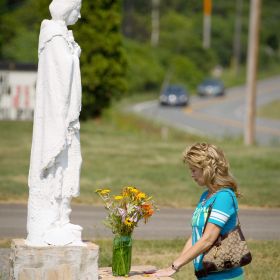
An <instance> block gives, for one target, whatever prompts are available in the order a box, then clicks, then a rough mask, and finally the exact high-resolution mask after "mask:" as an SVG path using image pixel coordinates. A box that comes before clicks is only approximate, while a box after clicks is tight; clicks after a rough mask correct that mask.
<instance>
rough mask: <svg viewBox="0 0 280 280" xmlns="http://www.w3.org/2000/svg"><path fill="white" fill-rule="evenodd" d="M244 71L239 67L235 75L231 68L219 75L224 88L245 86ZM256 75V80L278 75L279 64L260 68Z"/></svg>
mask: <svg viewBox="0 0 280 280" xmlns="http://www.w3.org/2000/svg"><path fill="white" fill-rule="evenodd" d="M246 71H247V69H246V66H245V65H241V66H240V69H239V73H238V74H236V73H235V71H234V69H233V68H226V69H224V71H223V73H222V75H221V80H222V81H223V82H224V84H225V86H226V87H234V86H237V85H244V84H246V74H247V73H246ZM257 75H258V76H257V79H258V80H261V79H266V78H270V77H272V76H277V75H280V66H279V63H277V62H276V63H273V64H271V65H269V66H266V67H262V68H260V69H259V70H258V74H257Z"/></svg>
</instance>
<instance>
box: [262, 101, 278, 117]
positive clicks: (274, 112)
mask: <svg viewBox="0 0 280 280" xmlns="http://www.w3.org/2000/svg"><path fill="white" fill-rule="evenodd" d="M258 116H259V117H262V118H268V119H276V120H279V119H280V100H276V101H273V102H271V103H268V104H265V105H264V106H262V107H261V108H259V109H258Z"/></svg>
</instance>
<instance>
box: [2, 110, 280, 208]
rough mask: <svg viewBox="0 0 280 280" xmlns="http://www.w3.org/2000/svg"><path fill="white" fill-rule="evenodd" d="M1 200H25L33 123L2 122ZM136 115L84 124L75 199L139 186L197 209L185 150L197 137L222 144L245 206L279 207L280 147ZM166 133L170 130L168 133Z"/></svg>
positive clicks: (167, 202) (115, 114) (163, 200)
mask: <svg viewBox="0 0 280 280" xmlns="http://www.w3.org/2000/svg"><path fill="white" fill-rule="evenodd" d="M0 130H1V138H0V201H26V199H27V196H28V187H27V176H28V168H29V157H30V146H31V137H32V123H31V122H9V121H2V122H0ZM167 130H168V137H166V128H164V127H163V126H161V125H159V124H153V123H152V122H150V121H147V120H142V119H140V118H138V117H136V116H133V115H129V114H124V113H120V112H119V111H118V110H117V109H112V110H110V111H108V112H107V113H106V114H105V116H104V117H103V118H101V119H97V120H90V121H87V122H83V123H81V144H82V155H83V166H82V172H81V195H80V197H79V198H77V199H76V200H75V202H76V203H85V204H93V205H97V204H100V203H101V202H100V200H99V199H98V197H97V196H96V195H95V193H94V191H95V190H96V189H97V188H100V187H109V188H111V189H112V191H113V192H118V191H119V190H120V189H121V187H122V186H125V185H136V186H137V187H139V188H140V189H141V190H143V191H146V192H148V193H149V194H151V195H153V197H154V199H155V200H156V201H157V203H158V204H159V205H160V206H170V207H193V206H194V205H195V204H196V202H197V199H198V197H199V196H200V193H201V192H202V189H201V188H200V187H198V186H196V184H195V183H194V182H193V181H192V180H191V177H190V174H189V172H188V170H187V169H186V167H185V166H184V165H183V163H182V152H183V150H184V149H185V147H186V146H188V145H190V144H192V143H194V142H196V141H209V142H212V143H215V144H217V145H218V146H220V147H222V148H223V149H224V151H225V153H226V155H227V157H228V158H229V160H230V163H231V169H232V173H233V174H234V175H235V177H236V178H237V180H238V182H239V184H240V190H241V192H242V193H243V198H241V200H240V204H241V205H243V206H251V207H279V206H280V201H279V194H280V189H279V186H280V172H279V166H280V149H279V146H275V147H257V146H254V147H245V146H244V145H243V144H242V141H238V140H231V139H227V140H224V141H222V140H215V139H205V138H201V137H198V136H194V135H190V134H186V133H183V132H179V131H176V130H173V129H171V128H167ZM163 131H165V133H163Z"/></svg>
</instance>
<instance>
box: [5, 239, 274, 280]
mask: <svg viewBox="0 0 280 280" xmlns="http://www.w3.org/2000/svg"><path fill="white" fill-rule="evenodd" d="M93 242H94V243H96V244H98V245H99V246H100V254H99V267H106V266H111V264H112V263H111V259H112V240H104V239H98V240H94V241H93ZM184 242H185V241H184V240H183V239H176V240H168V241H167V240H134V241H133V249H132V265H154V266H156V267H157V268H163V267H166V266H168V265H170V264H171V263H172V261H173V260H174V259H175V258H176V257H177V256H178V254H179V253H180V251H181V250H182V248H183V246H184ZM248 245H249V249H250V251H251V253H252V255H253V261H252V263H251V264H250V265H248V266H246V267H245V276H246V280H278V279H280V270H279V266H280V260H279V250H280V241H248ZM0 248H10V240H0ZM5 275H6V272H2V273H1V272H0V279H6V278H5ZM1 276H2V277H3V278H1ZM174 278H175V280H195V279H196V278H195V277H194V275H193V266H192V264H188V265H186V266H185V267H184V268H182V269H181V270H180V272H179V273H177V274H176V275H175V277H174Z"/></svg>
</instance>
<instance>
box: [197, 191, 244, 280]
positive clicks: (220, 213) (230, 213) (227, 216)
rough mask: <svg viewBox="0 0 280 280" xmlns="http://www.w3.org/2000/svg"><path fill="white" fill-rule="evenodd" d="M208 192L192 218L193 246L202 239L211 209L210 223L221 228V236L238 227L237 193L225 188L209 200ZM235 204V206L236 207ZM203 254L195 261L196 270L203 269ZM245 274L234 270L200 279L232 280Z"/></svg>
mask: <svg viewBox="0 0 280 280" xmlns="http://www.w3.org/2000/svg"><path fill="white" fill-rule="evenodd" d="M207 195H208V191H205V192H204V193H203V194H202V196H201V198H200V200H199V203H198V205H197V207H196V209H195V211H194V213H193V217H192V243H193V245H194V244H195V243H196V242H197V241H198V240H199V239H200V238H201V237H202V232H203V228H204V226H205V222H206V218H207V215H208V210H209V207H210V206H211V205H212V204H213V205H212V211H211V214H210V216H209V219H208V223H212V224H215V225H217V226H219V227H220V228H221V234H222V235H223V234H225V233H227V232H229V231H230V230H232V229H233V228H234V227H235V225H236V219H237V212H236V211H238V206H237V205H238V204H237V199H236V196H235V193H234V192H233V191H232V190H231V189H230V188H223V189H221V190H220V191H218V192H216V193H215V194H213V195H212V196H211V197H210V198H209V199H207ZM213 202H214V203H213ZM234 204H235V205H234ZM202 258H203V254H201V255H199V256H198V257H197V258H195V259H194V261H193V263H194V268H195V270H200V269H203V266H202ZM242 273H243V270H242V269H241V268H234V269H231V270H228V271H223V272H217V273H211V274H209V275H208V276H207V277H204V278H200V279H205V280H206V279H207V280H210V279H216V280H218V279H231V278H233V277H237V276H239V275H241V274H242Z"/></svg>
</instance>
